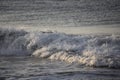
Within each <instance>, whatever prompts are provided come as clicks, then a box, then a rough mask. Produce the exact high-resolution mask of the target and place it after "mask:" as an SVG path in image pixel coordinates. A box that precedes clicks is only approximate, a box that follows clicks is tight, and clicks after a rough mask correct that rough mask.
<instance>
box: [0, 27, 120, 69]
mask: <svg viewBox="0 0 120 80" xmlns="http://www.w3.org/2000/svg"><path fill="white" fill-rule="evenodd" d="M0 39H1V40H0V55H1V56H35V57H39V58H43V59H52V60H62V61H66V62H70V63H79V64H81V65H84V66H95V67H110V68H112V67H114V68H119V67H120V59H119V58H120V54H119V53H120V44H119V43H120V35H119V34H112V35H68V34H64V33H57V32H26V31H23V30H15V29H2V28H1V29H0Z"/></svg>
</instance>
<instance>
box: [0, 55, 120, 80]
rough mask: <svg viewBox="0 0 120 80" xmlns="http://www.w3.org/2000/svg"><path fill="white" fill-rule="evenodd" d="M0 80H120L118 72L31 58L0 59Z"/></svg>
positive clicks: (116, 70) (119, 72) (119, 71)
mask: <svg viewBox="0 0 120 80" xmlns="http://www.w3.org/2000/svg"><path fill="white" fill-rule="evenodd" d="M0 80H120V70H119V69H106V68H91V67H82V66H80V65H78V64H74V65H73V64H70V63H65V62H62V61H61V62H60V61H51V60H44V59H39V58H33V57H0Z"/></svg>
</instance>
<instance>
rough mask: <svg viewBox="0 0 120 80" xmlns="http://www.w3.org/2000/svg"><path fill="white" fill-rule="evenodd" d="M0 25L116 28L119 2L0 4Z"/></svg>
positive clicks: (5, 0)
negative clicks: (113, 25) (101, 26)
mask: <svg viewBox="0 0 120 80" xmlns="http://www.w3.org/2000/svg"><path fill="white" fill-rule="evenodd" d="M0 24H3V25H5V24H7V25H10V24H17V25H32V26H42V27H43V26H55V27H56V26H57V27H64V26H67V27H71V26H72V27H79V26H86V25H108V24H109V25H111V24H116V25H117V24H120V0H0Z"/></svg>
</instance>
